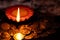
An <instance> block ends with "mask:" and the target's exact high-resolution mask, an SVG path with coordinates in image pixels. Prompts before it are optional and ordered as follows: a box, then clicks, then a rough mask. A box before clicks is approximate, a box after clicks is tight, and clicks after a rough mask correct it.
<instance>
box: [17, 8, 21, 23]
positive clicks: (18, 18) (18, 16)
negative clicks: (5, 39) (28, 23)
mask: <svg viewBox="0 0 60 40" xmlns="http://www.w3.org/2000/svg"><path fill="white" fill-rule="evenodd" d="M16 20H17V22H19V21H20V9H19V8H18V11H17V17H16Z"/></svg>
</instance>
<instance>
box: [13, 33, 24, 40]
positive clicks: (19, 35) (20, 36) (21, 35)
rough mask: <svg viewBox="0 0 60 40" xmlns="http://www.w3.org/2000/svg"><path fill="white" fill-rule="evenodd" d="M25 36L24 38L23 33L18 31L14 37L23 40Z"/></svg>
mask: <svg viewBox="0 0 60 40" xmlns="http://www.w3.org/2000/svg"><path fill="white" fill-rule="evenodd" d="M23 38H24V35H23V34H21V33H16V34H15V35H14V39H15V40H22V39H23Z"/></svg>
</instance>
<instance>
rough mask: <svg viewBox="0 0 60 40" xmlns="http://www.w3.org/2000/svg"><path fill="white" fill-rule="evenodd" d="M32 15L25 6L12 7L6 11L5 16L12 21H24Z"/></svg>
mask: <svg viewBox="0 0 60 40" xmlns="http://www.w3.org/2000/svg"><path fill="white" fill-rule="evenodd" d="M32 15H33V10H32V9H31V8H29V7H26V6H22V5H21V6H13V7H9V8H7V9H6V16H7V17H8V19H10V20H12V21H17V22H20V21H25V20H28V19H29V18H30V17H31V16H32Z"/></svg>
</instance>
